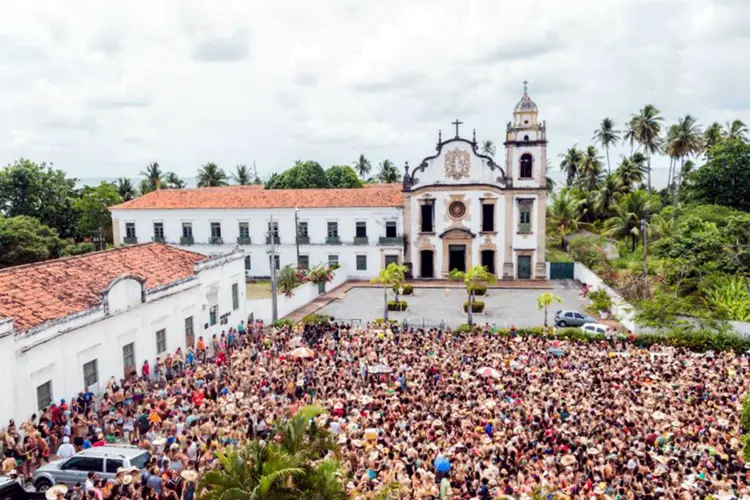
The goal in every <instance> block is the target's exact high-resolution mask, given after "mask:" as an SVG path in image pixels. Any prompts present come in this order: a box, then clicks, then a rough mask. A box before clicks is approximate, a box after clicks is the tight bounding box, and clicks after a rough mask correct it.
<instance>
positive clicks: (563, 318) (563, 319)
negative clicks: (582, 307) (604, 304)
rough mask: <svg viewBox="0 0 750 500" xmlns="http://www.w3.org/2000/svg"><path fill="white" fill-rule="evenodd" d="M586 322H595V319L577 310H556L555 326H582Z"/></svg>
mask: <svg viewBox="0 0 750 500" xmlns="http://www.w3.org/2000/svg"><path fill="white" fill-rule="evenodd" d="M586 323H596V319H594V318H592V317H591V316H587V315H585V314H583V313H580V312H578V311H566V310H562V311H557V313H556V314H555V326H559V327H562V328H565V327H566V326H582V325H585V324H586Z"/></svg>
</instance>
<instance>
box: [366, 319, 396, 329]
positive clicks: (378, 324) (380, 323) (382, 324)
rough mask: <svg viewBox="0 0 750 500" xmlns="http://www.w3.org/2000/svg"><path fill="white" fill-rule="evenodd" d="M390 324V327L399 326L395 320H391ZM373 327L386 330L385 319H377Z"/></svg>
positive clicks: (373, 322)
mask: <svg viewBox="0 0 750 500" xmlns="http://www.w3.org/2000/svg"><path fill="white" fill-rule="evenodd" d="M388 323H389V324H390V325H397V324H398V321H397V320H395V319H389V320H388ZM372 326H374V327H376V328H384V327H385V326H386V322H385V319H383V318H375V319H374V320H372Z"/></svg>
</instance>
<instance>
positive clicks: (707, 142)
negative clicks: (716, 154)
mask: <svg viewBox="0 0 750 500" xmlns="http://www.w3.org/2000/svg"><path fill="white" fill-rule="evenodd" d="M723 138H724V129H723V128H721V125H720V124H719V122H713V123H712V124H711V125H709V126H708V127H707V128H706V130H705V131H704V132H703V150H704V151H705V152H706V153H708V150H709V149H711V148H712V147H714V146H716V145H717V144H718V143H720V142H721V140H722V139H723Z"/></svg>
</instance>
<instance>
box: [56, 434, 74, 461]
mask: <svg viewBox="0 0 750 500" xmlns="http://www.w3.org/2000/svg"><path fill="white" fill-rule="evenodd" d="M75 454H76V449H75V446H73V445H72V444H70V438H69V437H68V436H64V437H63V444H61V445H60V446H59V447H58V448H57V453H56V455H57V456H58V457H60V458H70V457H72V456H73V455H75Z"/></svg>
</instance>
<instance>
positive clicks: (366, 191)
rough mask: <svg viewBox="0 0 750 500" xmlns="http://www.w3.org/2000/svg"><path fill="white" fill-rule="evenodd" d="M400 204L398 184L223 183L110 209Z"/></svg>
mask: <svg viewBox="0 0 750 500" xmlns="http://www.w3.org/2000/svg"><path fill="white" fill-rule="evenodd" d="M403 204H404V199H403V196H402V194H401V184H374V185H367V186H365V187H362V188H355V189H258V188H257V187H256V186H226V187H212V188H194V189H160V190H158V191H153V192H151V193H148V194H146V195H143V196H141V197H139V198H136V199H134V200H130V201H126V202H125V203H121V204H119V205H115V206H113V207H110V209H117V210H137V209H146V210H147V209H181V208H294V207H298V208H335V207H352V208H354V207H400V206H403Z"/></svg>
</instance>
